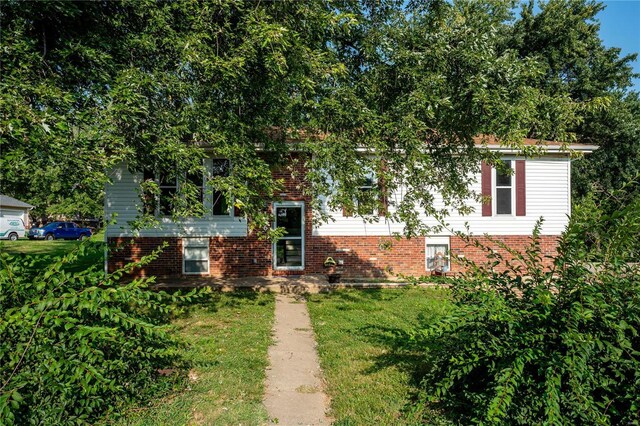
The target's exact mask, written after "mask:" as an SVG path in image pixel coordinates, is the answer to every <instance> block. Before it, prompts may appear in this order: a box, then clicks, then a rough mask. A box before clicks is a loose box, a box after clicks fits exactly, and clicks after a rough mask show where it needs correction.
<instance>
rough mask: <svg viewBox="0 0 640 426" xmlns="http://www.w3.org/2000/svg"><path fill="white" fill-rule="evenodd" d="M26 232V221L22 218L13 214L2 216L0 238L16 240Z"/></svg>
mask: <svg viewBox="0 0 640 426" xmlns="http://www.w3.org/2000/svg"><path fill="white" fill-rule="evenodd" d="M25 233H26V231H25V229H24V222H23V221H22V219H21V218H19V217H13V216H1V217H0V240H11V241H16V240H17V239H18V238H21V237H24V235H25Z"/></svg>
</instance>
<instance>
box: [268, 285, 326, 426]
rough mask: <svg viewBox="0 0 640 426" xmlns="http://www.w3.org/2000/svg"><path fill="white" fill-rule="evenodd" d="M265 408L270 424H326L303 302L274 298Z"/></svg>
mask: <svg viewBox="0 0 640 426" xmlns="http://www.w3.org/2000/svg"><path fill="white" fill-rule="evenodd" d="M275 317H276V320H275V325H274V340H275V342H274V344H273V345H272V346H271V347H270V348H269V363H270V366H269V367H268V368H267V382H266V392H265V397H264V405H265V406H266V407H267V411H268V412H269V417H270V418H271V420H272V422H273V424H278V425H285V426H289V425H329V424H330V423H331V422H330V420H329V419H328V418H327V416H326V412H327V410H328V408H329V399H328V398H327V396H326V395H325V393H324V391H323V384H322V371H321V370H320V364H319V362H318V354H317V353H316V342H315V338H314V336H313V330H312V328H311V320H310V319H309V313H308V312H307V305H306V303H305V302H304V300H300V299H298V300H296V298H294V297H293V296H287V295H282V294H279V295H277V296H276V312H275Z"/></svg>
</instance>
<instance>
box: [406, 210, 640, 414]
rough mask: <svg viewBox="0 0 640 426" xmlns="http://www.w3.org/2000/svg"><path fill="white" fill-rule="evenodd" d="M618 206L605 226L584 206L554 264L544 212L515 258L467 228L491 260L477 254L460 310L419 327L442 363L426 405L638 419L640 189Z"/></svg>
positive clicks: (455, 410) (431, 355)
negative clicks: (547, 249) (544, 249)
mask: <svg viewBox="0 0 640 426" xmlns="http://www.w3.org/2000/svg"><path fill="white" fill-rule="evenodd" d="M615 215H616V217H615V220H609V225H608V229H609V231H608V233H607V234H606V235H598V234H597V233H596V232H593V231H594V230H597V229H601V227H600V226H599V224H598V223H597V222H598V221H601V220H603V213H602V212H601V211H599V210H598V209H597V206H596V205H595V204H591V205H589V206H586V207H584V208H582V207H578V208H577V209H576V211H575V214H574V216H573V218H572V220H571V223H570V225H569V227H568V229H567V231H566V232H565V234H564V235H563V236H562V237H561V239H560V242H559V249H558V255H557V257H556V258H555V259H554V266H553V268H551V269H550V268H545V267H543V266H542V260H543V256H542V254H541V247H540V241H539V232H540V226H541V223H542V222H540V223H538V225H537V226H536V228H535V231H534V234H533V237H532V240H531V244H530V246H529V247H528V249H527V250H526V251H525V252H524V253H518V252H515V251H513V250H509V253H510V255H511V257H512V258H511V259H509V258H506V257H502V256H500V254H498V253H497V252H493V251H491V250H490V249H489V248H487V247H482V246H481V245H480V244H479V243H478V242H477V241H475V240H474V239H472V238H469V237H466V238H467V242H468V243H469V244H475V245H477V246H479V247H482V248H483V249H484V250H486V253H487V255H488V256H489V262H488V263H487V264H485V265H476V264H473V263H472V262H467V264H466V266H467V267H468V273H466V275H465V276H464V277H462V279H460V280H458V282H457V283H456V284H455V285H454V287H453V294H454V298H455V302H456V309H454V310H453V313H452V314H451V315H449V316H448V317H446V318H445V319H443V320H442V321H440V322H439V323H438V324H436V325H435V326H434V327H432V328H428V329H424V330H417V331H416V333H415V336H416V339H417V341H418V343H419V344H420V345H421V347H423V348H425V352H426V353H427V360H428V361H430V362H431V363H432V364H431V365H432V369H431V371H430V372H429V373H428V374H427V375H426V377H425V378H424V380H423V389H424V399H423V403H428V404H436V405H438V406H440V407H442V408H444V410H445V411H446V412H448V413H449V414H450V416H451V420H452V421H453V422H454V423H459V424H501V425H534V424H550V425H561V424H562V425H567V424H571V425H574V424H602V425H622V424H625V425H626V424H630V425H631V424H633V425H638V424H639V423H640V338H639V336H638V331H639V330H640V268H639V266H638V264H634V263H630V262H629V260H631V259H632V258H633V257H634V256H635V253H637V248H638V247H640V246H639V244H638V238H639V233H638V230H639V226H640V204H639V199H636V200H635V201H632V202H630V203H629V204H628V205H627V207H626V208H623V209H620V210H618V211H617V212H616V213H615ZM614 228H615V229H614ZM585 235H589V236H590V237H589V238H591V240H588V239H587V238H585ZM594 238H595V239H596V240H597V241H593V239H594ZM587 240H588V241H587ZM494 243H495V244H499V243H498V242H495V241H494ZM503 249H505V250H507V247H504V246H503ZM504 269H506V271H505V270H504Z"/></svg>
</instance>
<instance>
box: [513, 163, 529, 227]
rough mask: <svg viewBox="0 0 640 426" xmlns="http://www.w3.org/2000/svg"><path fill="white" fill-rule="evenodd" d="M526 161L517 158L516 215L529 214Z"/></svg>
mask: <svg viewBox="0 0 640 426" xmlns="http://www.w3.org/2000/svg"><path fill="white" fill-rule="evenodd" d="M524 165H525V161H524V160H516V216H526V215H527V187H526V178H525V176H526V175H525V167H524Z"/></svg>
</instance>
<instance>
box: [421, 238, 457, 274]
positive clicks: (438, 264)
mask: <svg viewBox="0 0 640 426" xmlns="http://www.w3.org/2000/svg"><path fill="white" fill-rule="evenodd" d="M424 248H425V250H424V253H425V269H426V270H427V271H437V272H449V271H450V270H451V266H450V260H451V254H450V245H449V237H427V238H425V247H424Z"/></svg>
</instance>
